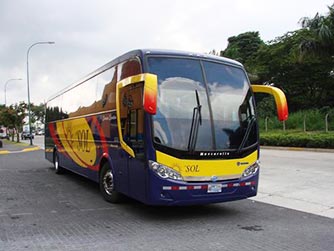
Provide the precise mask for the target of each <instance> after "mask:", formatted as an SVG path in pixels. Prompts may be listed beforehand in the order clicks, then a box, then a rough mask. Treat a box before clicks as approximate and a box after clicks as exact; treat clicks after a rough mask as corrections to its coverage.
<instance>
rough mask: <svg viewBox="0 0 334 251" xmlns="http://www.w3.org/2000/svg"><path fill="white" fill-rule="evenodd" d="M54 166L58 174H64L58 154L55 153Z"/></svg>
mask: <svg viewBox="0 0 334 251" xmlns="http://www.w3.org/2000/svg"><path fill="white" fill-rule="evenodd" d="M53 166H54V169H55V173H56V174H62V173H64V169H63V168H62V167H61V166H60V165H59V156H58V153H57V152H55V153H54V158H53Z"/></svg>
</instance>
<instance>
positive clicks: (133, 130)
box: [119, 83, 147, 202]
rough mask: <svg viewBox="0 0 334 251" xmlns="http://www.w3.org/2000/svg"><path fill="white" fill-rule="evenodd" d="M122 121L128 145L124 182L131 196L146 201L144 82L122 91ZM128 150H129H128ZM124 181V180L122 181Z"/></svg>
mask: <svg viewBox="0 0 334 251" xmlns="http://www.w3.org/2000/svg"><path fill="white" fill-rule="evenodd" d="M120 98H121V100H119V102H120V111H119V114H120V121H121V134H122V138H123V140H124V142H125V143H126V145H127V147H128V148H129V149H131V150H132V151H133V155H132V154H131V153H129V149H127V148H125V149H124V146H123V149H124V155H125V156H126V169H127V170H126V171H125V170H124V172H123V174H127V181H126V182H125V181H124V179H125V177H124V175H123V177H122V180H123V184H124V183H127V184H128V187H127V189H126V190H127V192H128V194H129V195H130V196H131V197H134V198H135V199H138V200H140V201H143V202H145V200H146V173H147V170H146V169H145V157H144V141H143V136H144V110H143V108H142V106H143V104H142V100H143V83H139V84H134V85H129V86H126V87H124V88H123V89H121V91H120ZM127 150H128V151H127ZM122 151H123V150H122ZM120 182H122V181H120ZM123 188H124V187H123Z"/></svg>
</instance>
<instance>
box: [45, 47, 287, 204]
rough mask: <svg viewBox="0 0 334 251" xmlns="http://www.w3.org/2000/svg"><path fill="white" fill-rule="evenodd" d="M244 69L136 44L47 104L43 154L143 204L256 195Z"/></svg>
mask: <svg viewBox="0 0 334 251" xmlns="http://www.w3.org/2000/svg"><path fill="white" fill-rule="evenodd" d="M254 92H266V93H270V94H272V95H274V97H275V101H276V105H277V109H278V117H279V119H280V120H286V119H287V116H288V109H287V103H286V99H285V96H284V94H283V92H282V91H280V90H279V89H277V88H275V87H271V86H262V85H255V86H251V85H250V83H249V80H248V78H247V74H246V72H245V70H244V68H243V66H242V65H241V64H240V63H238V62H236V61H233V60H230V59H227V58H223V57H216V56H212V55H206V54H203V55H202V54H196V53H186V52H175V51H165V50H135V51H131V52H128V53H126V54H124V55H122V56H120V57H118V58H116V59H114V60H113V61H111V62H110V63H108V64H106V65H104V66H102V67H101V68H99V69H98V70H96V71H95V72H93V73H91V74H89V75H88V76H86V77H85V78H83V79H82V80H80V81H78V82H76V83H74V84H72V85H70V86H69V87H67V88H65V89H64V90H62V91H61V92H59V93H57V94H56V95H54V96H53V97H51V98H50V99H49V100H48V102H47V103H46V126H45V129H46V132H45V133H46V134H45V156H46V158H47V159H48V160H49V161H51V162H52V163H54V168H55V172H56V173H62V171H64V169H68V170H70V171H72V172H75V173H77V174H80V175H82V176H85V177H87V178H89V179H91V180H93V181H96V182H98V183H99V186H100V190H101V193H102V195H103V197H104V198H105V199H106V200H107V201H109V202H114V203H115V202H117V201H119V199H120V197H121V195H126V196H128V197H131V198H134V199H136V200H138V201H141V202H143V203H146V204H151V205H190V204H206V203H217V202H224V201H232V200H239V199H245V198H248V197H251V196H255V195H256V193H257V188H258V179H259V162H258V159H259V130H258V124H257V119H256V108H255V101H254Z"/></svg>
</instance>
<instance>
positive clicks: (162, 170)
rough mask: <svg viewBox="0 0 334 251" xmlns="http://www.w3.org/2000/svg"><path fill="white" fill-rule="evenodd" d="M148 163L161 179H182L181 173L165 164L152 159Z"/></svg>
mask: <svg viewBox="0 0 334 251" xmlns="http://www.w3.org/2000/svg"><path fill="white" fill-rule="evenodd" d="M148 163H149V166H150V168H151V169H152V170H153V171H154V172H155V173H156V174H158V175H159V176H160V177H161V178H163V179H173V180H183V179H182V176H181V174H179V173H178V172H177V171H175V170H173V169H171V168H169V167H167V166H165V165H161V164H159V163H158V162H155V161H152V160H149V162H148Z"/></svg>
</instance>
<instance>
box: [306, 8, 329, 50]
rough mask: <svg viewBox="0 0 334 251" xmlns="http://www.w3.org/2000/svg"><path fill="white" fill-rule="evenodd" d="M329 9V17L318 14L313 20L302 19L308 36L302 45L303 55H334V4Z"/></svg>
mask: <svg viewBox="0 0 334 251" xmlns="http://www.w3.org/2000/svg"><path fill="white" fill-rule="evenodd" d="M328 9H329V14H328V15H327V16H323V15H319V13H317V14H316V15H315V16H314V17H313V18H308V17H304V18H302V19H301V21H300V23H301V25H302V28H303V30H304V31H305V34H307V36H306V37H305V39H304V40H303V41H302V42H301V43H300V50H301V52H302V54H310V53H311V54H314V55H318V56H333V55H334V4H333V5H332V6H331V7H328Z"/></svg>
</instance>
